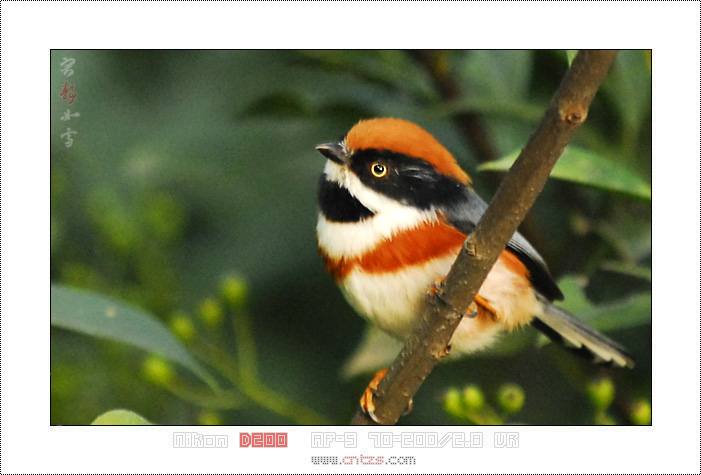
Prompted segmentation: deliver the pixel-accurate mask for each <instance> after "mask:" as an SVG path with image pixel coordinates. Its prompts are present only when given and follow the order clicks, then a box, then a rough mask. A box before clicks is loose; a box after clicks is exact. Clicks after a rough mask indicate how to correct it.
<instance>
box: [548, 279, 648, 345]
mask: <svg viewBox="0 0 701 475" xmlns="http://www.w3.org/2000/svg"><path fill="white" fill-rule="evenodd" d="M586 284H587V281H586V279H585V278H583V277H581V276H567V277H563V278H562V279H560V280H559V281H558V283H557V285H558V287H560V290H562V293H563V294H564V295H565V300H563V301H562V302H557V306H558V307H562V308H563V309H565V310H567V311H568V312H571V313H572V314H574V315H576V316H577V317H579V318H580V319H581V320H582V321H584V322H586V323H587V325H591V326H592V327H594V328H596V329H597V330H599V331H602V332H607V331H612V330H618V329H621V328H629V327H634V326H639V325H647V324H649V323H650V319H651V316H652V313H651V309H652V294H650V293H649V292H641V293H638V294H634V295H631V296H629V297H625V298H622V299H620V300H616V301H614V302H608V303H604V304H600V305H595V304H594V303H592V302H591V301H590V300H589V299H587V297H586V295H585V293H584V287H585V286H586Z"/></svg>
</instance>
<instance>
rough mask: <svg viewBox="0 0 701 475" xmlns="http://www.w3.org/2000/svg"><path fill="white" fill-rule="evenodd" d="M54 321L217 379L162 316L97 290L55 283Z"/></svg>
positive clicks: (212, 382)
mask: <svg viewBox="0 0 701 475" xmlns="http://www.w3.org/2000/svg"><path fill="white" fill-rule="evenodd" d="M51 324H52V325H55V326H57V327H61V328H65V329H68V330H72V331H76V332H80V333H84V334H86V335H90V336H94V337H100V338H107V339H110V340H116V341H119V342H122V343H128V344H130V345H133V346H136V347H138V348H141V349H144V350H146V351H149V352H152V353H156V354H159V355H161V356H163V357H165V358H168V359H169V360H171V361H173V362H175V363H179V364H181V365H182V366H184V367H185V368H187V369H189V370H190V371H192V372H193V373H195V374H196V375H197V376H199V377H200V378H201V379H202V380H203V381H204V382H205V383H207V384H208V385H209V386H210V387H211V388H213V389H216V388H217V387H218V386H217V383H216V381H215V380H214V378H212V376H211V375H210V374H209V373H207V371H205V370H204V368H202V366H200V364H199V363H197V361H195V359H194V358H193V357H192V356H191V355H190V353H189V352H188V351H187V349H186V348H185V347H184V346H183V345H181V344H180V343H179V342H178V341H177V340H176V339H175V337H174V336H173V335H172V334H171V333H170V331H168V329H167V328H166V327H165V326H163V325H162V324H161V323H160V322H159V321H158V320H156V319H155V318H153V317H152V316H150V315H149V314H147V313H145V312H143V311H141V310H138V309H136V308H134V307H131V306H129V305H125V304H123V303H119V302H117V301H114V300H111V299H108V298H106V297H103V296H100V295H98V294H96V293H93V292H87V291H83V290H77V289H71V288H68V287H64V286H62V285H57V284H53V285H51Z"/></svg>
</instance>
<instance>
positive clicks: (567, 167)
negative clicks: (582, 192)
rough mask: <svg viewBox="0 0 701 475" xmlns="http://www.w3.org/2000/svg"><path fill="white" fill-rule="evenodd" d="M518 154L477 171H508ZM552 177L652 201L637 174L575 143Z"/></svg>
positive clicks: (484, 165)
mask: <svg viewBox="0 0 701 475" xmlns="http://www.w3.org/2000/svg"><path fill="white" fill-rule="evenodd" d="M519 153H520V151H516V152H513V153H510V154H509V155H507V156H506V157H503V158H500V159H499V160H494V161H492V162H487V163H484V164H482V165H480V166H479V167H478V170H479V171H507V170H509V168H511V165H513V163H514V162H515V161H516V158H518V155H519ZM550 176H552V177H553V178H558V179H560V180H566V181H571V182H574V183H579V184H581V185H587V186H592V187H595V188H600V189H603V190H606V191H613V192H619V193H624V194H626V195H629V196H632V197H634V198H638V199H642V200H645V201H651V200H652V189H651V188H650V185H649V184H648V183H647V182H646V181H645V180H643V179H642V178H640V177H639V176H638V175H636V174H635V173H633V172H632V171H630V170H628V169H627V168H625V167H624V166H622V165H621V164H619V163H616V162H615V161H613V160H611V159H609V158H606V157H603V156H601V155H598V154H596V153H594V152H591V151H589V150H585V149H582V148H579V147H576V146H568V147H567V148H565V150H564V152H562V156H561V157H560V159H559V160H558V162H557V164H556V165H555V168H553V171H552V174H551V175H550Z"/></svg>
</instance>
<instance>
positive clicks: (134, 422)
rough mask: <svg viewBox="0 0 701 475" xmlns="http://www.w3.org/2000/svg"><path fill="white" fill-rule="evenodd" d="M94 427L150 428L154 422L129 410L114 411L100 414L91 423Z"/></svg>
mask: <svg viewBox="0 0 701 475" xmlns="http://www.w3.org/2000/svg"><path fill="white" fill-rule="evenodd" d="M90 424H91V425H94V426H150V425H153V423H152V422H150V421H148V420H146V419H145V418H143V417H142V416H140V415H139V414H137V413H136V412H133V411H129V410H127V409H113V410H111V411H107V412H105V413H104V414H100V415H99V416H97V417H96V418H95V420H94V421H92V422H91V423H90Z"/></svg>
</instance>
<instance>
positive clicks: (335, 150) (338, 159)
mask: <svg viewBox="0 0 701 475" xmlns="http://www.w3.org/2000/svg"><path fill="white" fill-rule="evenodd" d="M316 149H317V150H318V151H319V152H321V154H322V155H323V156H324V157H326V158H328V159H329V160H331V161H332V162H335V163H338V164H339V165H348V156H347V154H346V149H345V147H344V146H343V145H342V144H340V143H338V142H328V143H322V144H319V145H317V146H316Z"/></svg>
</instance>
